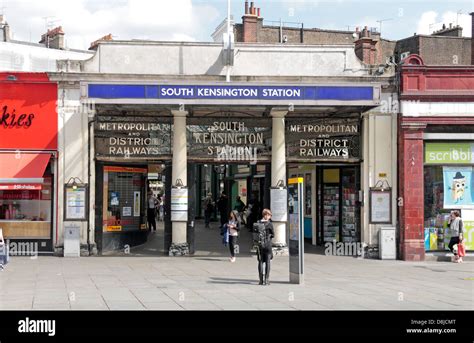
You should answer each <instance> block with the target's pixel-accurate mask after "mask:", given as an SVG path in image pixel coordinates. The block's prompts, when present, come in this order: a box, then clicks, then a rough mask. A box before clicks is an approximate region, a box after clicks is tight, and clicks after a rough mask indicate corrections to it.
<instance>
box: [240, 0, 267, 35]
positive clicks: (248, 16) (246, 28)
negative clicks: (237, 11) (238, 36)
mask: <svg viewBox="0 0 474 343" xmlns="http://www.w3.org/2000/svg"><path fill="white" fill-rule="evenodd" d="M262 26H263V18H261V17H260V8H256V7H255V5H254V2H253V1H251V2H250V7H248V1H246V2H245V14H244V16H243V17H242V41H243V42H244V43H257V42H258V32H259V31H260V28H261V27H262Z"/></svg>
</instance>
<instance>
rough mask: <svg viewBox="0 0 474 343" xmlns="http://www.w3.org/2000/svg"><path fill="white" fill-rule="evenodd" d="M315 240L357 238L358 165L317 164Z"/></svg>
mask: <svg viewBox="0 0 474 343" xmlns="http://www.w3.org/2000/svg"><path fill="white" fill-rule="evenodd" d="M317 188H318V189H317V194H316V196H317V200H316V203H317V204H318V209H317V210H318V217H319V220H318V221H317V223H318V224H317V241H318V244H320V245H322V244H324V243H326V242H343V243H355V242H360V222H361V220H360V201H359V191H360V168H359V167H358V166H354V167H352V166H348V167H330V166H328V167H318V168H317Z"/></svg>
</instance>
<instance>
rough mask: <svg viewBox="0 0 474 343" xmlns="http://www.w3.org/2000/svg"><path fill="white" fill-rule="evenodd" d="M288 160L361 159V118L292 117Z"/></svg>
mask: <svg viewBox="0 0 474 343" xmlns="http://www.w3.org/2000/svg"><path fill="white" fill-rule="evenodd" d="M286 148H287V160H288V161H295V162H297V161H321V160H328V161H342V162H348V161H353V162H355V161H357V160H359V159H360V153H361V151H360V119H359V118H288V119H287V120H286Z"/></svg>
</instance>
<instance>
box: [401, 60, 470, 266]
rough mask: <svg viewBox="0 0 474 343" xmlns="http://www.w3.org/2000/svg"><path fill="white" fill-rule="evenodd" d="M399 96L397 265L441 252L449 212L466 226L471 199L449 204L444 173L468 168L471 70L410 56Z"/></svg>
mask: <svg viewBox="0 0 474 343" xmlns="http://www.w3.org/2000/svg"><path fill="white" fill-rule="evenodd" d="M399 96H400V101H401V109H400V113H401V114H400V117H399V142H398V145H399V153H398V159H399V221H400V248H401V251H400V252H401V258H402V259H403V260H408V261H420V260H424V259H425V253H426V252H427V251H429V252H430V253H431V252H438V253H439V252H446V247H447V243H446V242H447V240H448V239H449V237H448V236H447V230H446V221H445V219H446V216H447V215H448V214H449V212H450V211H451V210H452V209H460V210H461V211H462V216H463V217H466V218H464V220H465V222H466V224H467V226H469V225H471V224H469V223H470V220H471V219H470V218H471V216H472V214H473V213H474V203H473V199H472V197H471V198H467V199H466V201H467V202H466V203H462V202H458V203H457V204H456V203H452V204H451V203H450V197H449V194H445V193H447V192H446V191H447V190H448V189H450V188H449V186H448V185H446V183H447V182H446V180H447V179H446V175H447V174H448V173H449V171H450V168H451V169H452V168H458V169H457V170H459V172H460V173H461V174H459V175H462V174H463V173H464V174H465V171H466V170H467V171H469V170H471V171H472V170H473V166H474V66H472V65H463V66H429V65H425V64H424V62H423V59H422V58H421V57H420V56H418V55H411V56H409V57H408V58H406V59H405V60H404V62H403V64H402V66H401V69H400V94H399ZM453 156H457V157H459V156H460V157H459V158H455V157H453ZM471 175H472V174H471ZM443 178H444V180H443ZM468 182H469V180H468ZM471 183H472V180H471ZM469 187H471V186H469ZM469 187H467V188H466V190H467V192H471V193H474V192H473V191H472V190H469ZM469 199H470V200H469ZM468 229H469V230H470V228H469V227H468ZM470 235H471V232H470V231H469V232H468V235H466V238H467V239H468V243H467V245H468V246H467V247H468V249H469V248H470V249H472V240H473V238H472V237H471V236H470Z"/></svg>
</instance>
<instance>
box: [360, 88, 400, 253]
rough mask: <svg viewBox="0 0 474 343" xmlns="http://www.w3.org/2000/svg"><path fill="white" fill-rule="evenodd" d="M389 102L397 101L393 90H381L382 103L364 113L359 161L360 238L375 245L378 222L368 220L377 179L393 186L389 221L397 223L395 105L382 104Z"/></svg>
mask: <svg viewBox="0 0 474 343" xmlns="http://www.w3.org/2000/svg"><path fill="white" fill-rule="evenodd" d="M390 97H391V98H392V99H390ZM388 103H395V104H398V103H397V97H396V94H391V93H383V94H382V104H383V105H382V106H380V107H377V108H375V109H373V110H371V111H369V112H366V113H364V115H363V129H364V131H363V142H364V143H363V156H364V162H363V164H362V174H361V177H362V180H361V185H362V189H363V192H364V207H363V211H362V228H363V230H362V242H364V243H366V244H369V245H378V233H379V228H380V226H381V225H371V224H369V190H370V187H374V186H375V184H376V183H377V181H379V180H385V179H386V180H387V181H388V183H389V185H390V186H391V188H392V225H396V223H397V187H398V186H397V178H398V175H397V110H398V107H393V108H390V106H385V105H386V104H388ZM395 106H397V105H395ZM380 174H386V175H387V176H386V177H380V176H379V175H380ZM388 226H390V225H388Z"/></svg>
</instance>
